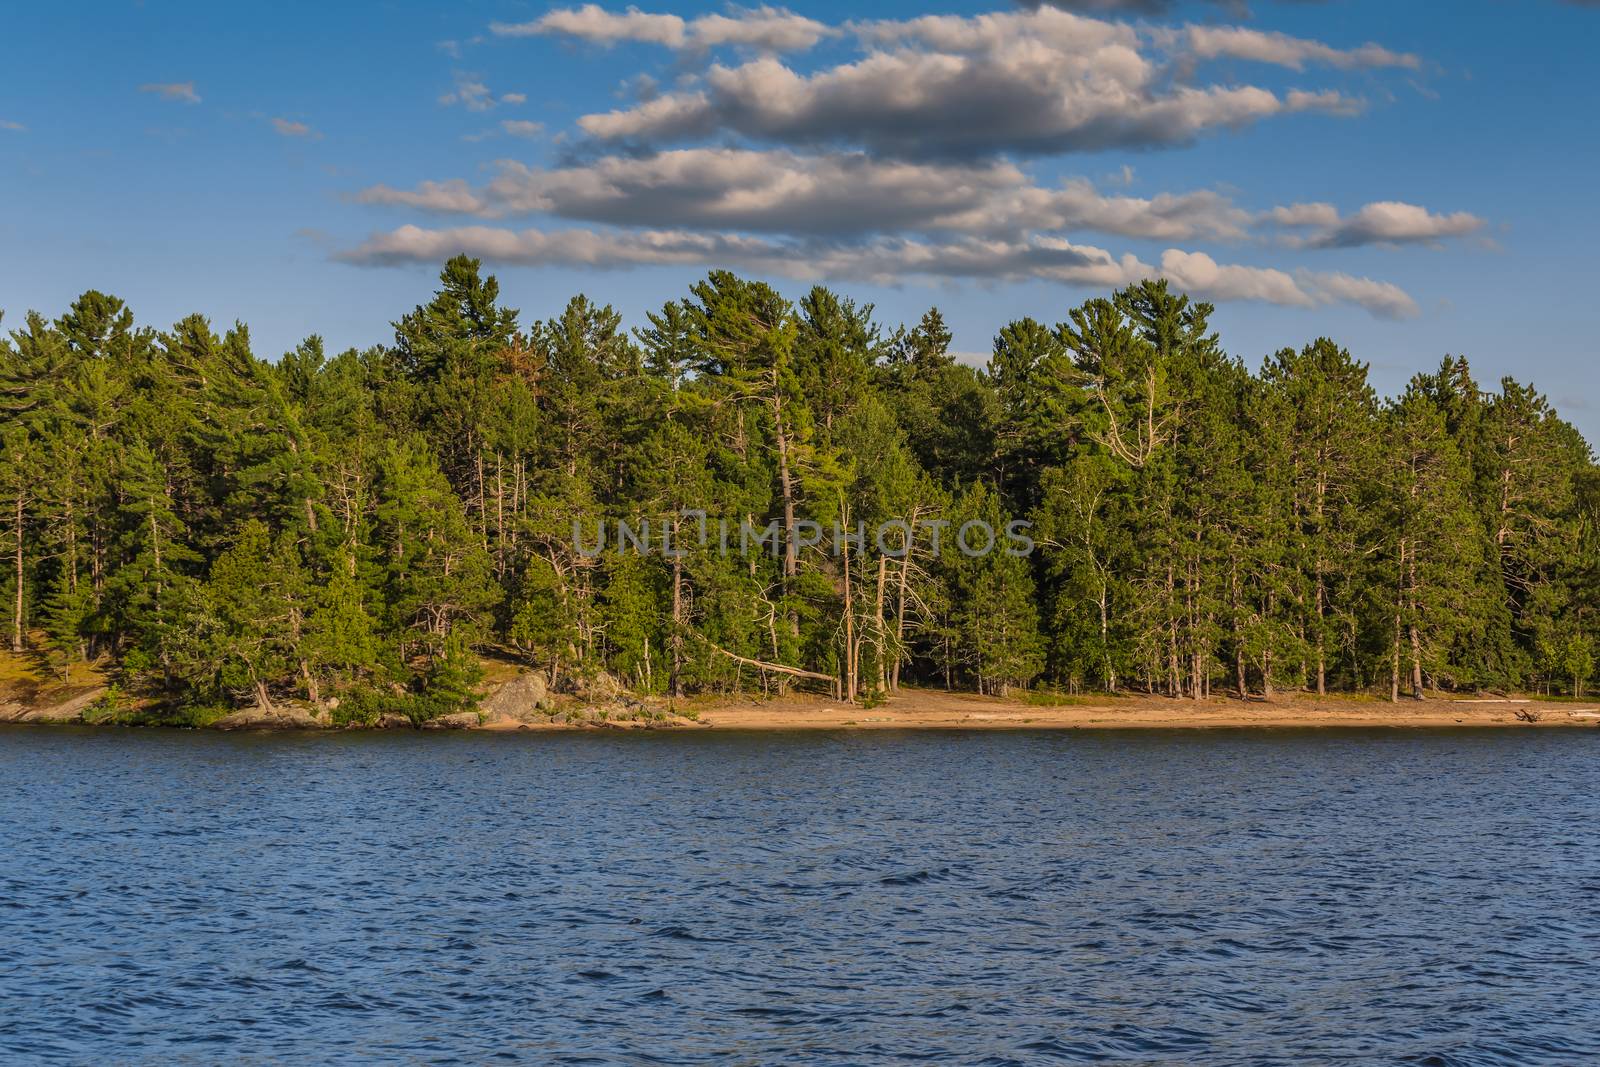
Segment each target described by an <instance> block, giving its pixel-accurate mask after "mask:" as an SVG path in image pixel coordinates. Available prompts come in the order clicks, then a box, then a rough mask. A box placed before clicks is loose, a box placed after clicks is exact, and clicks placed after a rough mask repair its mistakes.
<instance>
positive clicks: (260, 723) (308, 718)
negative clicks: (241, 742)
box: [211, 704, 323, 730]
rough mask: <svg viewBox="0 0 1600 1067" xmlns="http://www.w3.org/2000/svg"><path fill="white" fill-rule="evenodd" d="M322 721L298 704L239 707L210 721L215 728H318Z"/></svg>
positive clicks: (320, 726)
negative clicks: (212, 721) (231, 712)
mask: <svg viewBox="0 0 1600 1067" xmlns="http://www.w3.org/2000/svg"><path fill="white" fill-rule="evenodd" d="M322 725H323V723H322V721H321V720H320V719H319V718H318V717H317V716H316V715H313V714H312V713H311V712H310V711H307V710H306V709H305V708H303V707H301V706H299V705H298V704H279V705H275V706H273V707H270V708H262V707H250V708H240V709H239V710H238V711H236V712H234V713H233V714H231V715H225V716H223V717H222V718H220V719H218V720H217V721H216V722H214V723H212V724H211V726H212V729H215V730H319V729H321V728H322Z"/></svg>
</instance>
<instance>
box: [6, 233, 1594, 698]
mask: <svg viewBox="0 0 1600 1067" xmlns="http://www.w3.org/2000/svg"><path fill="white" fill-rule="evenodd" d="M1211 313H1212V308H1211V306H1210V305H1207V304H1204V303H1199V302H1194V301H1191V300H1189V299H1187V298H1186V297H1184V296H1182V295H1180V294H1178V293H1175V292H1173V291H1171V290H1170V289H1169V288H1168V287H1167V285H1166V284H1165V283H1163V282H1145V283H1142V284H1139V285H1135V286H1132V287H1130V288H1128V289H1125V290H1123V291H1121V292H1118V293H1116V294H1114V295H1113V296H1110V297H1109V298H1103V299H1094V300H1090V301H1088V302H1087V303H1085V304H1083V305H1082V306H1080V307H1076V308H1072V309H1071V310H1070V311H1068V312H1067V313H1066V315H1065V318H1064V321H1062V322H1060V323H1059V324H1056V325H1048V324H1046V323H1042V322H1038V321H1034V320H1033V319H1021V320H1019V321H1016V322H1012V323H1010V324H1008V325H1006V326H1005V327H1004V328H1003V329H1001V330H1000V331H999V333H998V334H997V335H996V337H995V339H994V347H993V353H992V356H991V358H990V360H989V362H988V365H987V366H986V367H984V368H982V369H978V368H974V367H970V366H968V365H966V364H963V363H961V362H959V361H957V360H956V359H955V358H954V357H953V356H952V355H951V353H950V351H949V347H950V342H951V334H950V332H949V330H948V329H947V328H946V327H945V324H944V322H943V320H942V318H941V317H940V314H939V312H938V311H937V309H935V310H930V311H929V312H928V313H927V314H926V315H924V316H923V317H922V319H921V321H920V322H918V323H916V324H915V325H914V326H908V327H899V328H895V329H892V330H890V329H886V328H885V327H883V326H881V325H880V324H878V323H877V322H876V321H875V320H874V318H873V308H872V307H871V306H867V305H861V304H857V303H856V302H853V301H851V300H850V299H848V298H845V297H843V296H840V295H838V294H836V293H834V292H832V291H830V290H828V289H826V288H821V287H817V288H813V289H811V290H810V291H809V292H808V293H806V294H805V295H804V296H803V297H802V298H801V299H800V300H799V301H798V302H796V303H792V302H790V301H789V300H787V299H785V298H784V297H783V296H781V295H780V294H779V293H777V292H776V291H774V290H773V289H772V288H770V287H769V286H767V285H765V284H763V283H761V282H757V281H750V280H746V279H742V278H739V277H736V276H734V275H733V274H730V273H727V272H723V271H714V272H712V273H710V274H709V275H708V276H707V277H706V279H705V280H704V281H702V282H700V283H698V284H696V285H694V286H693V287H692V288H691V290H690V293H689V295H688V296H687V297H686V298H684V299H682V300H677V301H672V302H669V303H667V304H666V305H665V306H663V307H662V308H661V309H660V310H659V311H658V312H654V313H651V314H649V315H648V316H647V321H646V323H645V324H644V325H642V326H641V327H639V328H637V329H634V330H631V331H630V330H627V329H625V328H624V326H623V323H622V321H621V318H620V316H619V315H618V314H617V313H616V312H614V311H613V310H612V309H611V308H610V307H607V306H600V305H596V304H594V303H592V302H591V301H590V300H588V299H587V298H585V297H583V296H579V297H576V298H574V299H573V300H572V301H571V302H570V303H568V304H567V306H566V307H565V309H564V310H563V311H562V312H561V313H560V314H559V315H558V316H556V317H554V318H551V319H548V320H546V321H532V320H523V319H521V317H520V316H519V313H518V312H517V311H515V310H512V309H510V308H507V307H505V306H503V305H502V304H501V303H500V301H499V287H498V285H497V283H496V280H495V279H494V278H493V277H492V276H485V275H484V274H483V273H482V271H481V269H480V264H479V263H478V262H477V261H476V260H472V259H469V258H466V257H458V258H455V259H452V260H451V261H450V262H449V263H448V264H446V266H445V268H444V270H443V272H442V274H441V275H440V288H439V289H438V291H437V293H436V294H435V295H434V296H433V298H432V299H431V300H430V301H429V302H427V303H426V304H423V305H420V306H418V307H416V308H415V309H414V310H413V311H411V312H410V313H409V314H406V315H405V316H403V317H402V318H401V319H400V320H399V321H398V322H396V323H395V324H394V338H393V341H392V343H389V344H385V345H380V346H376V347H373V348H369V349H366V350H364V351H357V350H349V351H345V352H342V353H339V354H336V355H332V356H330V355H329V354H328V353H326V352H325V351H324V348H323V344H322V341H321V340H320V339H319V338H318V337H315V336H313V337H310V338H308V339H307V340H306V341H304V342H303V343H302V344H300V345H299V346H297V347H296V348H295V350H294V351H292V352H289V353H286V354H284V355H283V356H282V357H281V358H280V359H278V360H277V361H276V362H272V361H268V360H264V359H262V358H259V357H258V356H256V355H255V354H254V353H253V352H252V350H251V346H250V340H249V334H248V332H247V330H246V328H245V327H244V326H242V325H235V326H234V327H233V328H231V329H229V330H227V331H226V332H224V333H222V334H221V335H218V334H217V333H215V332H214V331H213V329H212V327H211V326H210V325H209V323H208V322H207V321H206V320H205V319H203V318H201V317H199V316H191V317H189V318H186V319H184V320H183V321H181V322H179V323H177V324H176V325H175V326H173V327H172V328H171V329H170V330H166V331H157V330H154V329H151V328H147V327H143V326H139V325H137V324H136V323H135V320H134V318H133V315H132V313H131V311H130V310H129V309H128V308H127V307H125V306H124V304H123V302H122V301H120V300H118V299H116V298H114V297H111V296H106V295H104V294H101V293H99V292H93V291H91V292H87V293H85V294H83V296H81V297H80V298H79V299H78V300H76V301H75V302H74V303H73V304H72V306H71V307H70V308H69V309H67V311H66V312H65V313H64V314H62V315H61V316H60V317H59V318H57V319H54V320H49V319H46V318H45V317H44V316H42V315H40V314H38V313H30V314H28V315H27V316H26V317H25V319H24V321H23V323H22V324H21V326H20V328H17V329H14V330H12V331H11V332H10V333H9V337H8V339H6V340H4V341H0V408H3V412H4V437H3V445H0V448H3V453H0V528H3V533H0V537H3V541H0V543H3V544H4V547H5V551H6V556H7V562H8V563H9V564H10V565H9V566H8V567H6V568H5V571H6V574H5V578H4V583H5V584H4V589H5V593H6V603H7V605H8V607H9V609H10V610H9V615H10V620H9V621H10V633H9V635H8V636H9V643H10V646H11V648H12V650H13V651H14V652H16V653H21V654H26V655H30V656H35V657H41V658H44V659H47V660H48V661H49V662H50V663H51V664H52V665H53V666H54V667H55V668H56V669H58V670H61V671H63V672H66V671H69V670H70V669H71V666H72V665H73V664H74V663H81V662H96V663H99V664H101V665H102V666H103V667H104V668H105V669H107V670H109V671H110V672H112V673H113V674H114V675H115V677H116V678H117V679H118V680H119V684H120V685H122V686H123V687H125V688H126V689H127V691H129V692H130V693H138V694H142V695H144V696H146V697H148V698H150V699H154V700H158V701H161V702H164V703H168V704H171V705H174V706H195V707H221V706H226V705H238V704H245V703H255V704H259V705H262V706H271V705H272V704H273V702H274V701H283V700H305V701H310V702H315V703H330V704H331V703H334V701H333V700H332V698H335V697H337V698H338V700H337V703H338V705H339V707H340V708H341V709H342V711H341V714H342V715H343V716H345V717H350V718H360V717H363V716H369V717H370V716H372V715H375V714H377V713H378V711H379V710H382V709H391V708H397V707H398V708H400V709H401V710H404V711H406V712H407V713H409V714H411V715H412V716H413V717H415V718H428V717H432V716H435V715H439V714H443V713H446V712H449V711H455V710H458V709H460V708H462V707H465V706H470V705H471V704H472V702H473V700H474V689H475V686H476V684H477V683H478V681H479V678H480V670H481V668H480V658H479V657H480V654H483V653H490V652H493V653H496V654H500V655H509V656H513V657H515V658H517V659H518V660H520V661H522V662H524V663H526V664H528V665H529V666H530V667H533V668H536V669H538V670H541V671H543V672H545V673H546V676H547V677H548V679H549V681H550V682H551V683H552V684H554V685H556V686H558V687H569V688H570V687H580V688H581V687H582V686H583V685H585V684H587V683H588V682H590V681H591V680H593V679H594V678H596V677H597V676H598V675H600V674H601V673H602V672H604V673H606V674H609V675H610V676H612V677H614V678H616V679H619V680H621V681H622V683H623V684H625V685H626V686H628V687H629V688H631V689H633V690H635V691H638V692H641V693H650V694H662V695H674V696H675V695H683V694H688V693H695V692H731V691H736V690H760V691H763V692H771V691H773V690H774V689H777V688H781V687H784V686H788V685H795V684H801V685H804V684H819V685H820V684H826V685H829V686H832V687H835V688H836V689H837V691H838V692H839V694H840V695H841V696H843V697H846V698H848V699H861V700H868V701H870V700H875V699H877V698H879V697H880V696H882V695H883V694H885V693H888V692H890V691H893V690H895V689H897V688H898V687H900V686H901V685H903V684H907V683H917V684H925V685H943V686H947V687H968V688H973V689H976V690H978V691H980V692H985V693H1001V692H1005V691H1007V690H1010V689H1013V688H1016V687H1023V686H1034V685H1039V686H1046V685H1047V686H1052V687H1059V688H1061V689H1066V690H1071V691H1077V690H1082V689H1093V690H1107V691H1128V690H1133V691H1139V692H1147V693H1159V694H1166V695H1169V696H1172V697H1181V698H1188V699H1203V698H1205V697H1207V696H1209V695H1210V694H1212V693H1213V692H1224V691H1226V692H1233V693H1237V694H1241V695H1246V694H1256V695H1259V694H1265V695H1268V696H1270V695H1272V694H1273V693H1274V692H1281V691H1289V690H1295V691H1310V692H1316V693H1325V692H1328V691H1330V690H1343V691H1373V692H1377V693H1381V694H1383V695H1386V696H1389V697H1390V698H1392V699H1398V698H1399V697H1401V696H1403V695H1420V694H1422V693H1423V692H1424V691H1425V690H1428V689H1445V690H1474V689H1482V690H1491V689H1492V690H1512V689H1524V690H1526V689H1538V690H1540V691H1549V692H1557V691H1560V692H1573V693H1577V694H1580V695H1581V693H1582V692H1583V687H1584V686H1585V684H1586V682H1587V680H1588V678H1589V676H1590V674H1591V673H1592V670H1593V660H1594V644H1595V635H1596V630H1597V628H1600V627H1597V621H1596V620H1597V608H1600V604H1597V594H1600V551H1597V549H1600V473H1597V468H1596V466H1595V464H1594V460H1593V456H1592V454H1591V451H1590V449H1589V446H1588V444H1587V443H1586V442H1585V441H1584V440H1583V438H1582V436H1581V435H1580V434H1579V433H1578V432H1577V431H1576V430H1575V429H1574V428H1573V427H1572V426H1571V425H1569V424H1568V423H1566V422H1564V421H1562V419H1561V418H1559V417H1558V415H1557V414H1556V413H1555V412H1554V411H1553V410H1552V409H1551V407H1550V405H1549V404H1548V402H1547V401H1546V400H1545V398H1544V397H1543V396H1541V395H1540V394H1538V393H1537V392H1536V391H1535V390H1534V389H1533V388H1532V387H1531V386H1527V385H1522V384H1519V383H1517V382H1515V381H1512V380H1510V379H1505V380H1503V381H1502V382H1501V383H1500V385H1499V388H1498V390H1490V391H1485V390H1484V389H1482V388H1481V387H1480V385H1479V384H1478V383H1477V382H1476V381H1475V380H1474V379H1473V377H1472V375H1471V372H1470V369H1469V367H1468V364H1467V362H1466V360H1464V359H1460V358H1447V359H1445V360H1444V361H1443V362H1442V363H1441V364H1440V365H1439V367H1438V369H1437V370H1436V371H1433V372H1431V373H1422V374H1418V375H1417V376H1416V377H1415V378H1413V379H1412V380H1411V382H1410V384H1409V385H1408V386H1407V387H1406V389H1405V391H1404V393H1403V394H1401V395H1400V396H1398V397H1395V398H1392V399H1384V398H1380V397H1379V396H1378V394H1377V393H1376V391H1375V390H1374V388H1373V386H1372V385H1371V384H1370V382H1369V381H1368V369H1367V366H1366V365H1365V364H1363V363H1361V362H1359V361H1357V360H1356V359H1354V358H1353V357H1352V356H1351V354H1350V353H1349V352H1347V351H1346V350H1344V349H1342V348H1340V347H1339V346H1338V345H1336V344H1335V343H1333V342H1332V341H1329V340H1326V339H1321V340H1317V341H1314V342H1312V343H1311V344H1309V345H1306V346H1305V347H1303V348H1298V349H1294V348H1286V349H1284V350H1282V351H1280V352H1277V353H1275V354H1273V355H1272V356H1270V357H1269V358H1267V359H1266V360H1265V361H1264V363H1263V364H1262V365H1261V366H1260V368H1259V369H1258V370H1255V371H1252V370H1251V369H1249V368H1247V367H1246V366H1245V365H1244V364H1243V363H1242V362H1241V361H1240V360H1238V359H1236V358H1233V357H1231V356H1229V355H1228V354H1227V353H1225V351H1224V350H1223V348H1222V347H1221V343H1220V341H1219V339H1218V337H1217V335H1216V334H1215V333H1214V332H1213V331H1212V330H1211V328H1210V324H1209V318H1210V315H1211ZM640 516H648V517H651V518H653V519H654V521H656V522H658V523H660V524H661V525H660V526H659V527H658V529H660V530H662V531H663V532H665V533H670V534H672V535H673V536H674V540H675V541H676V542H677V543H679V544H681V545H683V546H684V550H682V551H679V552H676V553H671V554H668V553H640V552H627V551H607V552H603V553H595V552H593V551H584V550H583V546H582V545H581V544H580V543H575V540H574V524H575V523H577V524H578V527H579V528H580V529H583V528H588V529H594V528H596V526H597V524H599V523H602V522H609V523H614V522H615V521H617V520H619V519H622V520H629V519H636V518H638V517H640ZM708 519H709V521H711V522H713V523H716V522H726V523H731V524H733V525H734V526H735V527H737V526H739V525H740V524H742V523H751V524H754V525H755V526H757V527H761V526H765V525H766V524H769V523H776V524H777V526H778V529H779V530H781V531H788V532H789V533H788V535H787V536H783V537H782V538H781V543H780V544H779V545H778V550H777V551H775V552H761V553H733V554H729V553H725V552H719V551H717V550H716V547H715V545H711V546H707V545H704V544H700V543H698V542H697V541H696V539H695V538H693V537H689V536H687V533H688V531H686V530H682V529H680V528H679V527H680V525H681V524H691V523H695V522H703V521H707V520H708ZM967 522H982V523H986V524H987V525H988V526H989V527H990V528H991V529H994V530H1002V529H1006V528H1007V527H1008V524H1010V523H1017V522H1023V523H1028V524H1031V525H1030V526H1029V530H1030V533H1031V537H1032V539H1033V541H1034V542H1035V543H1036V545H1037V548H1036V550H1035V551H1034V552H1033V553H1032V554H1031V555H1027V556H1019V555H1016V554H1011V553H1005V552H995V553H990V554H987V555H982V556H970V555H967V554H964V553H959V552H950V551H944V552H938V553H935V552H933V551H931V549H930V546H929V545H928V544H927V543H926V542H925V541H924V540H922V539H914V540H912V541H911V542H909V543H907V544H903V545H900V546H898V547H899V550H897V551H885V550H884V546H883V545H881V544H875V543H874V539H873V538H871V537H869V538H867V539H866V540H865V541H864V542H861V543H849V542H847V543H846V544H844V546H843V552H839V551H837V550H823V549H822V548H820V547H817V546H814V545H811V544H807V543H806V540H805V539H802V538H798V537H795V536H793V531H794V530H795V528H796V526H797V524H800V523H816V524H820V525H826V526H833V525H839V526H842V527H844V528H854V527H856V526H857V525H866V526H867V527H869V528H871V527H878V526H883V525H884V524H886V523H887V524H891V526H892V527H893V528H895V529H902V528H916V527H918V525H919V524H928V523H934V524H941V525H944V526H945V527H946V528H947V529H953V528H956V527H959V526H961V525H962V524H964V523H967ZM901 524H903V526H902V525H901ZM834 547H835V549H836V548H837V546H834Z"/></svg>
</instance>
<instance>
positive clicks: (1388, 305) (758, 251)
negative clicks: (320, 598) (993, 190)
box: [337, 225, 1416, 318]
mask: <svg viewBox="0 0 1600 1067" xmlns="http://www.w3.org/2000/svg"><path fill="white" fill-rule="evenodd" d="M458 253H466V254H468V255H473V256H478V257H481V258H484V259H489V260H493V261H495V262H498V263H505V264H518V265H524V266H561V267H590V268H604V269H615V268H626V267H640V266H681V267H691V266H692V267H704V266H722V267H728V266H732V267H737V268H740V269H745V270H752V271H757V272H760V273H764V274H771V275H777V276H781V277H788V278H797V279H801V280H807V281H809V280H815V279H838V280H853V281H865V282H872V283H877V284H899V283H901V282H904V281H906V280H908V279H923V280H939V279H968V280H978V281H986V282H992V281H1018V280H1024V279H1029V280H1035V281H1046V282H1056V283H1059V284H1064V285H1073V286H1082V287H1088V288H1098V289H1109V288H1116V287H1119V286H1123V285H1128V284H1130V283H1132V282H1135V281H1138V280H1140V279H1142V278H1149V277H1164V278H1168V279H1170V280H1172V281H1173V282H1174V283H1175V284H1176V285H1178V286H1179V287H1181V288H1183V289H1185V290H1187V291H1188V292H1190V293H1192V294H1193V295H1195V296H1199V297H1202V298H1205V299H1215V300H1256V301H1264V302H1267V303H1272V304H1280V305H1285V306H1289V307H1316V306H1320V305H1323V304H1332V303H1351V304H1356V305H1359V306H1361V307H1363V308H1365V309H1366V310H1367V311H1369V312H1370V313H1372V314H1373V315H1376V316H1379V317H1384V318H1396V317H1405V316H1409V315H1414V314H1416V304H1415V302H1414V301H1412V300H1411V298H1410V297H1409V296H1407V295H1406V294H1405V293H1404V292H1403V291H1402V290H1400V289H1399V288H1397V287H1395V286H1393V285H1390V284H1388V283H1384V282H1375V281H1372V280H1371V279H1368V278H1355V277H1351V276H1350V275H1346V274H1325V273H1317V272H1309V271H1302V272H1298V273H1297V274H1295V275H1290V274H1287V273H1285V272H1283V271H1281V270H1275V269H1271V268H1260V267H1244V266H1235V265H1224V264H1218V263H1217V262H1216V261H1215V260H1213V259H1212V258H1211V257H1210V256H1208V255H1206V254H1205V253H1203V252H1185V251H1182V250H1180V249H1175V248H1174V249H1168V250H1167V251H1166V252H1164V253H1163V254H1162V256H1161V265H1160V266H1159V267H1153V266H1151V265H1150V264H1147V263H1143V262H1141V261H1140V260H1139V259H1138V258H1137V257H1134V256H1131V255H1124V256H1121V257H1117V256H1114V255H1113V254H1112V253H1110V252H1108V251H1106V250H1105V249H1101V248H1095V247H1092V246H1087V245H1075V244H1072V243H1071V242H1068V241H1066V240H1063V239H1059V238H1047V237H1035V238H1033V239H1029V240H1019V241H1008V240H984V239H979V238H961V239H957V240H950V241H928V242H924V241H915V240H910V239H906V238H900V237H885V238H878V239H875V240H872V241H869V242H866V243H863V244H857V245H836V244H830V243H827V242H818V241H806V240H785V239H777V240H775V239H772V238H767V237H752V236H748V235H742V234H729V233H715V234H708V233H694V232H689V231H684V230H631V231H597V230H589V229H573V230H553V231H551V230H535V229H529V230H509V229H500V228H496V227H491V226H462V227H455V228H450V229H440V230H434V229H424V228H422V227H419V226H412V225H407V226H401V227H400V228H398V229H396V230H392V231H390V232H388V233H378V234H374V235H372V236H371V237H369V238H368V239H367V240H366V241H365V242H363V243H362V244H360V245H359V246H357V247H355V248H352V249H349V250H347V251H345V252H342V253H339V254H338V257H337V258H339V259H340V260H342V261H344V262H347V263H354V264H358V265H363V266H387V265H397V264H403V263H418V262H420V263H435V262H438V261H440V260H442V259H446V258H448V257H450V256H452V255H456V254H458Z"/></svg>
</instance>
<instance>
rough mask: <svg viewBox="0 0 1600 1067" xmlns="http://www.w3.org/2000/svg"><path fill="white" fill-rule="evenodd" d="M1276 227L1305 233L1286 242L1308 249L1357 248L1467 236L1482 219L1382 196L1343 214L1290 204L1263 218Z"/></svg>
mask: <svg viewBox="0 0 1600 1067" xmlns="http://www.w3.org/2000/svg"><path fill="white" fill-rule="evenodd" d="M1265 217H1266V218H1267V219H1268V220H1269V221H1271V222H1274V223H1276V224H1278V225H1281V226H1285V227H1290V228H1297V229H1303V230H1306V231H1308V232H1306V233H1303V234H1295V235H1291V236H1288V237H1286V238H1285V240H1284V243H1285V244H1288V245H1290V246H1294V247H1306V248H1355V247H1358V246H1361V245H1404V244H1434V243H1437V242H1439V241H1443V240H1446V239H1448V238H1452V237H1466V236H1468V235H1470V234H1473V233H1476V232H1478V231H1479V230H1481V229H1483V227H1484V225H1485V222H1484V220H1483V219H1481V218H1479V217H1478V216H1477V215H1473V214H1471V213H1469V212H1466V211H1455V212H1451V213H1450V214H1435V213H1434V212H1432V211H1429V210H1428V209H1427V208H1425V207H1422V206H1420V205H1418V204H1407V203H1403V202H1401V201H1398V200H1382V201H1378V202H1376V203H1371V204H1367V205H1366V206H1365V207H1363V208H1361V209H1360V210H1358V211H1356V212H1355V213H1354V214H1352V215H1349V216H1345V217H1341V216H1340V214H1339V212H1338V210H1337V209H1336V208H1335V207H1334V206H1333V205H1332V204H1322V203H1313V204H1294V205H1291V206H1289V207H1285V208H1277V209H1275V210H1274V211H1272V212H1270V213H1268V215H1267V216H1265Z"/></svg>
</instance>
